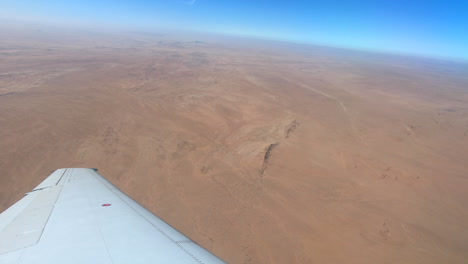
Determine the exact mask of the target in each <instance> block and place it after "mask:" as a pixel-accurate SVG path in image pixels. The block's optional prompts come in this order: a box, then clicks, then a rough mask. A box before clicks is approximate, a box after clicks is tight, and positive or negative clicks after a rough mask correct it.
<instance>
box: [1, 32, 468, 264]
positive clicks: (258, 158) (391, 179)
mask: <svg viewBox="0 0 468 264" xmlns="http://www.w3.org/2000/svg"><path fill="white" fill-rule="evenodd" d="M0 35H1V36H2V37H1V38H0V113H1V114H0V210H4V209H6V208H7V207H8V206H10V205H12V204H13V203H14V202H16V201H17V200H18V199H20V198H21V197H22V196H23V194H24V193H25V192H28V191H30V190H31V189H32V188H33V187H34V186H36V185H37V184H38V183H39V182H41V181H42V180H43V179H44V178H45V177H47V176H48V175H49V174H50V173H51V172H52V171H54V170H55V169H57V168H62V167H89V168H99V171H100V173H101V174H102V175H103V176H105V177H107V178H108V179H109V180H111V181H112V182H113V183H114V184H116V185H117V186H118V187H119V188H121V189H122V190H123V191H124V192H126V193H127V194H129V195H130V196H131V197H132V198H134V199H135V200H136V201H138V202H140V203H141V204H143V205H144V206H145V207H147V208H148V209H150V210H151V211H152V212H154V213H155V214H157V215H158V216H160V217H161V218H162V219H164V220H165V221H167V222H169V223H170V224H171V225H173V226H174V227H176V228H177V229H179V230H180V231H182V232H183V233H185V234H186V235H188V236H189V237H191V238H192V239H194V240H195V241H197V242H198V243H199V244H201V245H202V246H204V247H206V248H207V249H209V250H211V251H212V252H214V253H215V254H217V255H218V256H220V257H221V258H223V259H224V260H226V261H228V262H230V263H425V264H427V263H466V262H467V261H468V203H467V201H468V191H467V190H468V65H467V64H462V63H455V62H449V61H444V60H436V59H427V58H416V57H404V56H397V55H384V54H377V53H368V52H359V51H351V50H342V49H336V48H327V47H319V46H306V45H299V44H288V43H281V42H268V41H260V40H242V39H236V38H228V37H215V36H194V35H188V34H187V35H184V34H179V35H176V34H169V33H161V34H154V33H144V32H140V33H115V32H114V33H112V32H107V33H96V32H93V31H84V30H64V29H58V28H54V29H53V28H45V27H40V26H34V27H31V26H19V25H2V26H1V27H0Z"/></svg>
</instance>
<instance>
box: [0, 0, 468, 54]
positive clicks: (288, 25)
mask: <svg viewBox="0 0 468 264" xmlns="http://www.w3.org/2000/svg"><path fill="white" fill-rule="evenodd" d="M0 17H4V18H16V19H25V20H33V21H34V20H41V21H52V22H53V21H56V22H57V23H60V24H63V23H66V22H70V23H74V24H80V23H83V24H86V25H90V24H96V25H105V26H109V25H117V26H119V27H123V26H124V27H130V28H132V27H133V28H142V29H145V30H148V29H152V28H155V29H157V28H171V29H189V30H197V31H207V32H219V33H226V34H236V35H246V36H254V37H260V38H271V39H280V40H289V41H294V42H309V43H319V44H327V45H333V46H342V47H352V48H360V49H371V50H383V51H392V52H403V53H412V54H423V55H431V56H442V57H444V56H445V57H452V58H463V59H468V1H451V0H439V1H435V0H352V1H351V0H342V1H338V0H320V1H313V0H309V1H294V0H288V1H284V0H283V1H280V0H231V1H228V0H180V1H179V0H147V1H144V0H133V1H130V0H128V1H124V0H82V1H77V0H62V1H58V0H55V1H54V0H8V1H5V0H0Z"/></svg>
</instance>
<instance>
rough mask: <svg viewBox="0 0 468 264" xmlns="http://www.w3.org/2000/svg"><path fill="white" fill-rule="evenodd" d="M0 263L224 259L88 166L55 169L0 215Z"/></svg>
mask: <svg viewBox="0 0 468 264" xmlns="http://www.w3.org/2000/svg"><path fill="white" fill-rule="evenodd" d="M0 263H1V264H10V263H11V264H13V263H14V264H16V263H21V264H26V263H35V264H38V263H47V264H49V263H50V264H52V263H60V264H64V263H86V264H88V263H99V264H105V263H114V264H117V263H125V264H137V263H196V264H202V263H205V264H208V263H224V262H223V261H222V260H221V259H219V258H218V257H216V256H215V255H213V254H211V253H210V252H208V251H207V250H205V249H204V248H202V247H201V246H199V245H197V244H196V243H195V242H193V241H192V240H190V239H189V238H188V237H186V236H184V235H183V234H181V233H180V232H178V231H177V230H176V229H174V228H173V227H171V226H170V225H168V224H167V223H166V222H164V221H163V220H161V219H160V218H158V217H157V216H155V215H154V214H152V213H151V212H149V211H148V210H146V209H145V208H143V207H142V206H141V205H139V204H138V203H136V202H135V201H133V200H132V199H130V198H129V197H128V196H127V195H125V194H124V193H123V192H121V191H120V190H119V189H118V188H117V187H115V186H114V185H113V184H112V183H110V182H109V181H107V180H106V179H104V178H103V177H102V176H101V175H99V174H98V173H97V172H96V170H94V169H59V170H56V171H55V172H54V173H52V174H51V175H50V176H49V177H48V178H47V179H45V180H44V181H43V182H42V183H41V184H39V186H37V187H36V188H35V189H34V190H33V191H31V192H29V193H27V194H26V196H25V197H24V198H23V199H21V200H20V201H18V202H17V203H16V204H14V205H13V206H11V207H10V208H8V209H7V210H6V211H5V212H3V213H2V214H0Z"/></svg>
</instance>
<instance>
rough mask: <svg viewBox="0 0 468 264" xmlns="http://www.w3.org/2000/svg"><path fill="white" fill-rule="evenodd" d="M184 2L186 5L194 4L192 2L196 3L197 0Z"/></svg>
mask: <svg viewBox="0 0 468 264" xmlns="http://www.w3.org/2000/svg"><path fill="white" fill-rule="evenodd" d="M186 3H187V5H194V4H196V3H197V0H190V1H188V2H186Z"/></svg>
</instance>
